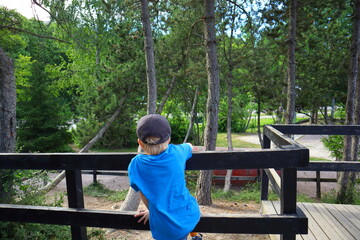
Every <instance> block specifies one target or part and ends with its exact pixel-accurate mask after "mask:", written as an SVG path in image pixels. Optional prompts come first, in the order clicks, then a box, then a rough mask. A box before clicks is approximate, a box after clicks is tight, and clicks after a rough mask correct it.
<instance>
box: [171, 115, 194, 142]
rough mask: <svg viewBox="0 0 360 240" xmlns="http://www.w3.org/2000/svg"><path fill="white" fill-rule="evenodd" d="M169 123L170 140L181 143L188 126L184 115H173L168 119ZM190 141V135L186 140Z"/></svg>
mask: <svg viewBox="0 0 360 240" xmlns="http://www.w3.org/2000/svg"><path fill="white" fill-rule="evenodd" d="M169 123H170V126H171V142H172V143H175V144H179V143H183V141H184V138H185V136H186V133H187V130H188V127H189V121H188V120H187V119H186V118H185V117H181V116H175V117H172V118H171V119H169ZM192 141H193V140H192V139H191V136H190V138H189V139H188V142H192Z"/></svg>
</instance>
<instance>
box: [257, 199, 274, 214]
mask: <svg viewBox="0 0 360 240" xmlns="http://www.w3.org/2000/svg"><path fill="white" fill-rule="evenodd" d="M260 211H261V214H278V212H277V211H276V209H275V207H274V205H273V201H261V210H260Z"/></svg>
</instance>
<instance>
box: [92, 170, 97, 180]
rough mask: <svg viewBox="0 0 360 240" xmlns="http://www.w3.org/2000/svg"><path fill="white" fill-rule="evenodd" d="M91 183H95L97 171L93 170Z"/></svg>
mask: <svg viewBox="0 0 360 240" xmlns="http://www.w3.org/2000/svg"><path fill="white" fill-rule="evenodd" d="M93 183H97V171H96V170H93Z"/></svg>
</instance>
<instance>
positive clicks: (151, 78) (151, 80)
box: [141, 0, 157, 114]
mask: <svg viewBox="0 0 360 240" xmlns="http://www.w3.org/2000/svg"><path fill="white" fill-rule="evenodd" d="M148 5H149V2H148V1H147V0H141V22H142V24H143V34H144V49H145V58H146V78H147V86H148V106H147V109H148V114H152V113H155V112H156V99H157V87H156V74H155V56H154V40H153V36H152V31H151V24H150V13H149V6H148Z"/></svg>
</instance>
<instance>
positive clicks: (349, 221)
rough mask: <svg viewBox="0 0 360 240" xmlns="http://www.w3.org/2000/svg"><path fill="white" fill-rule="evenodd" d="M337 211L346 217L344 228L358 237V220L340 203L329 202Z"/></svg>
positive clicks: (359, 227)
mask: <svg viewBox="0 0 360 240" xmlns="http://www.w3.org/2000/svg"><path fill="white" fill-rule="evenodd" d="M331 206H332V207H334V208H335V209H336V210H337V211H338V213H340V214H342V215H343V216H344V217H345V219H346V226H345V228H346V229H348V230H349V232H350V234H351V235H353V236H354V237H356V238H358V237H359V236H360V220H358V219H357V217H355V216H354V215H353V214H352V213H351V212H350V211H348V210H347V209H346V208H345V207H344V206H342V205H341V204H331Z"/></svg>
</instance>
